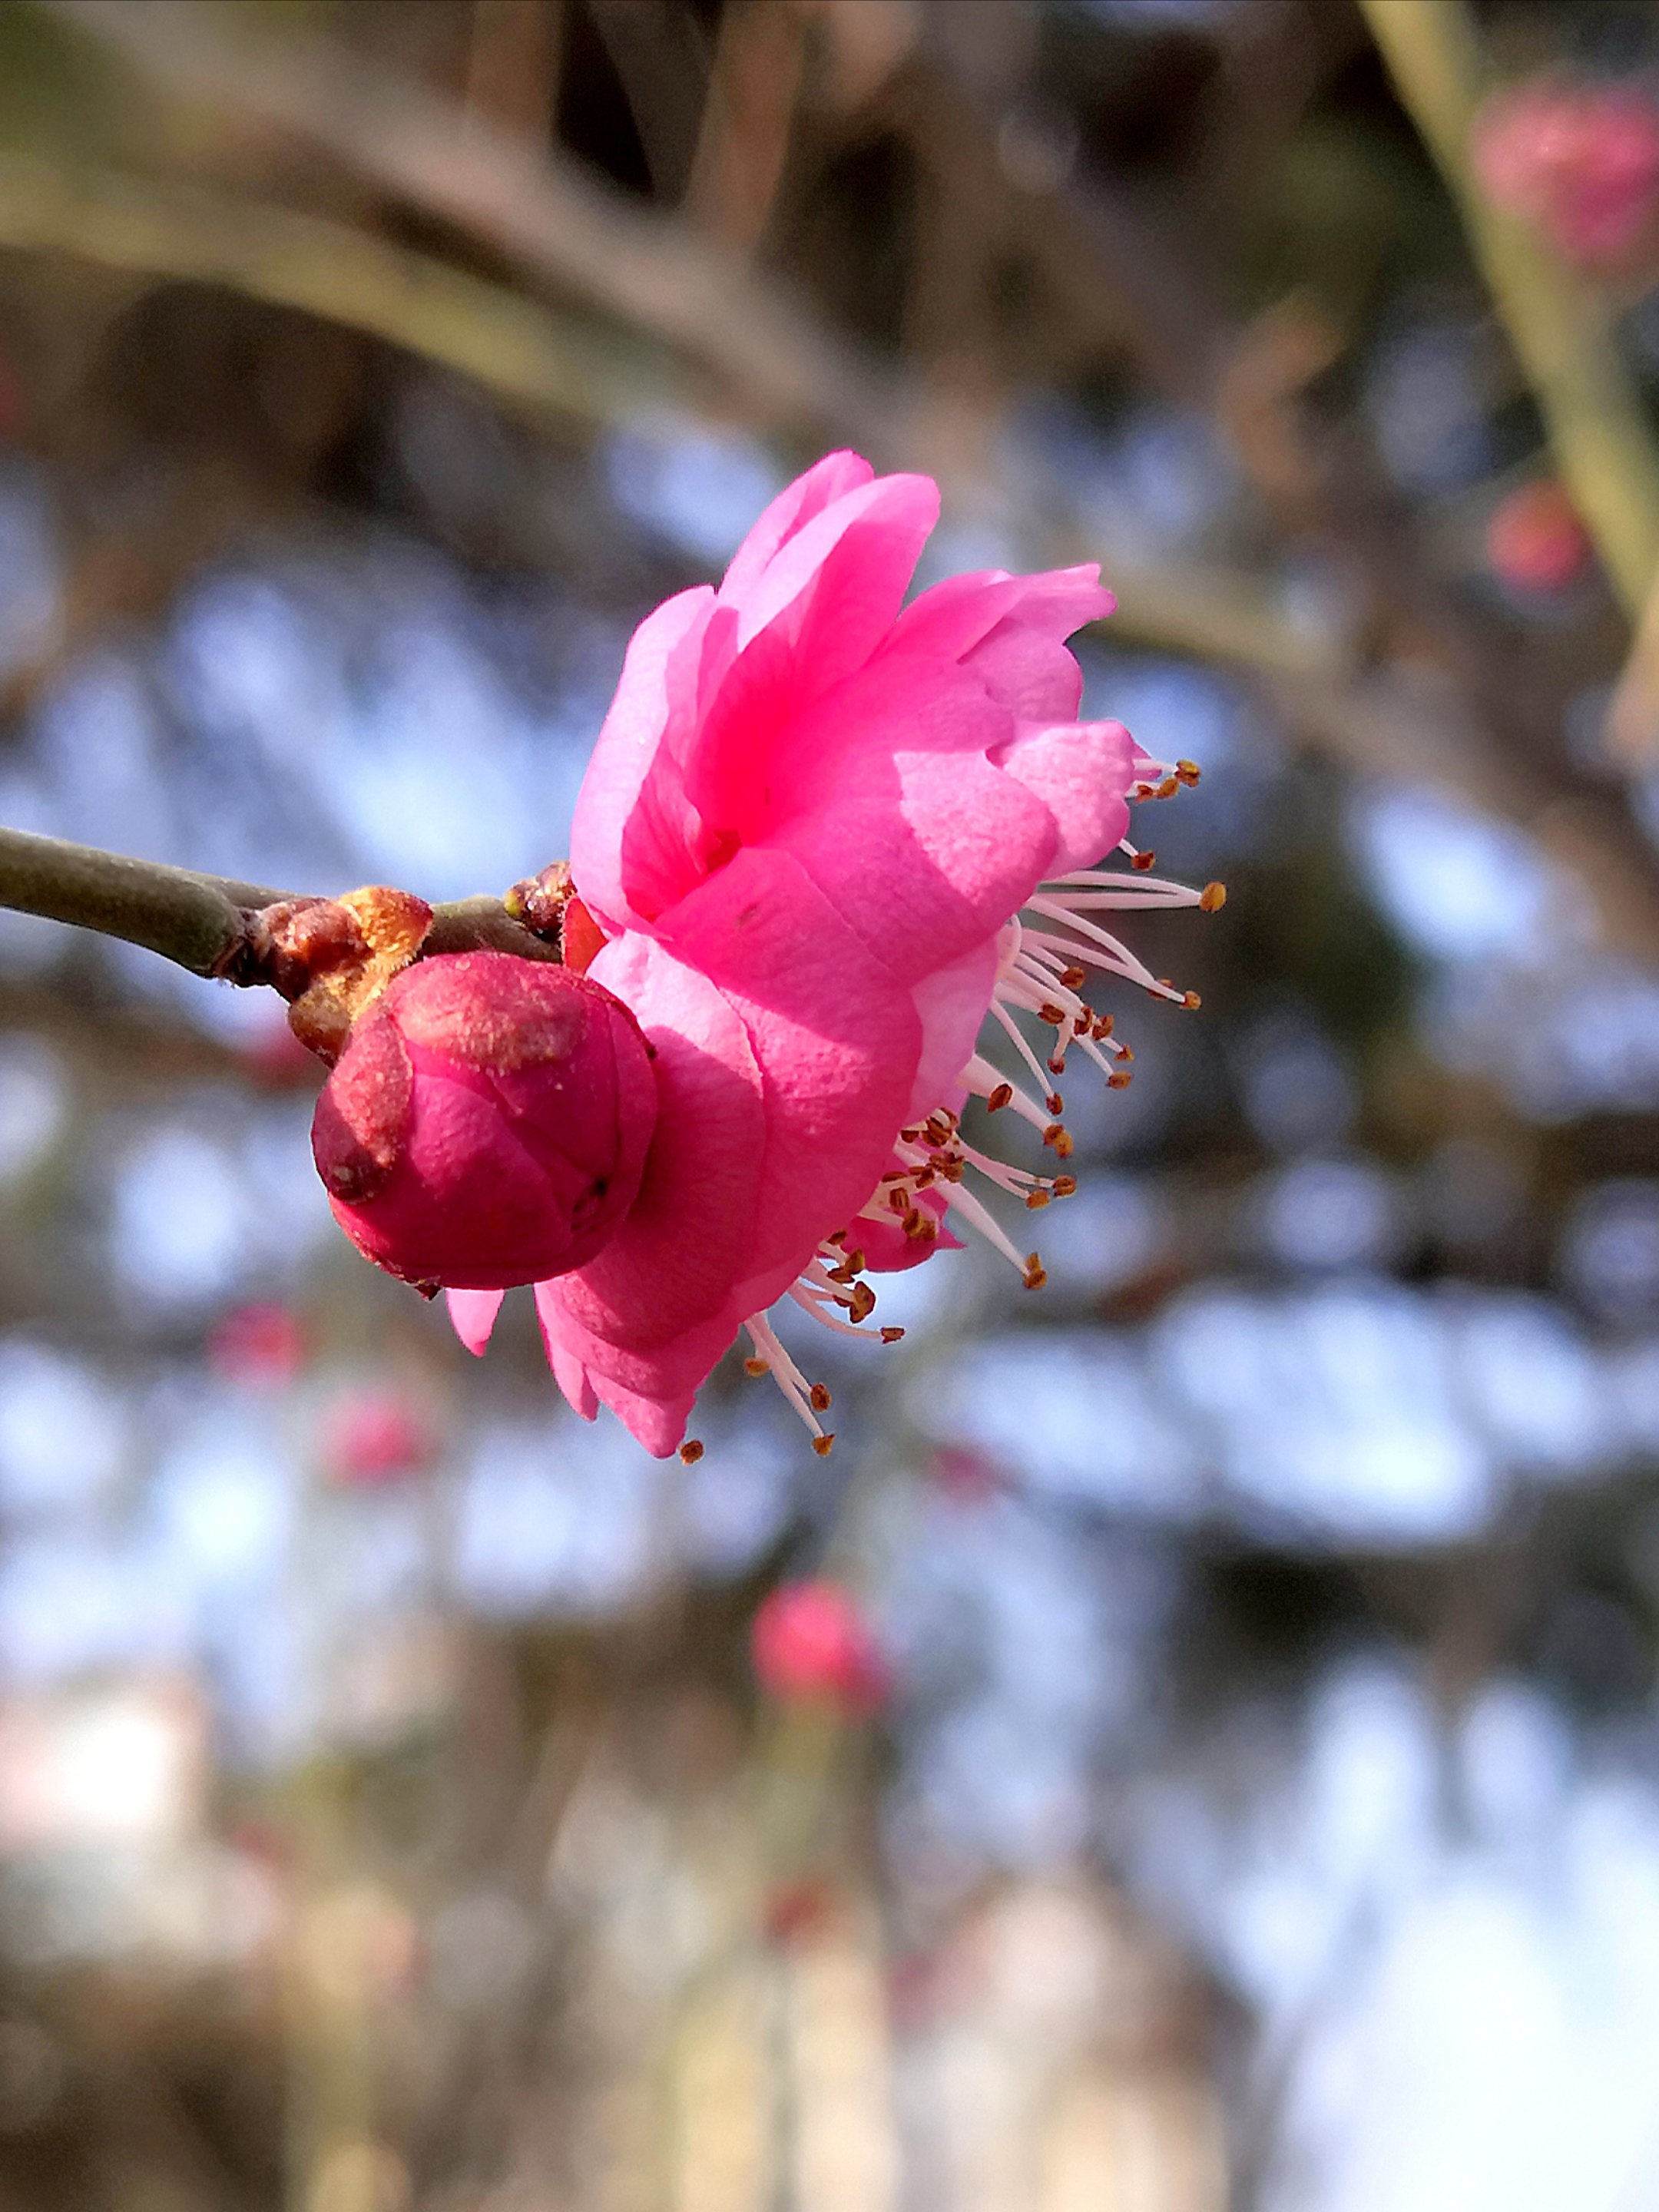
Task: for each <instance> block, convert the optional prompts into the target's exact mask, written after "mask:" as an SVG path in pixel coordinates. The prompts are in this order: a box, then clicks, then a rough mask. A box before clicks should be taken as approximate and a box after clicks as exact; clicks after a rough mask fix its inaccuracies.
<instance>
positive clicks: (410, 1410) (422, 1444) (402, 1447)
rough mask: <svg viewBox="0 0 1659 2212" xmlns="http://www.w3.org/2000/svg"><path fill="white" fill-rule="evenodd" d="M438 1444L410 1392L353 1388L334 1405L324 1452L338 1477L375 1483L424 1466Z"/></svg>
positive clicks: (357, 1484) (358, 1483)
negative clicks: (353, 1389) (435, 1444)
mask: <svg viewBox="0 0 1659 2212" xmlns="http://www.w3.org/2000/svg"><path fill="white" fill-rule="evenodd" d="M434 1443H435V1437H434V1434H433V1427H432V1422H431V1419H430V1417H429V1416H428V1413H427V1412H426V1409H425V1408H424V1407H422V1406H421V1405H419V1404H418V1403H417V1402H416V1401H415V1400H413V1399H412V1398H411V1397H410V1395H409V1394H408V1392H407V1391H404V1390H399V1389H391V1388H388V1387H386V1386H381V1387H380V1388H375V1389H361V1390H355V1391H353V1392H351V1393H350V1394H349V1395H348V1396H347V1397H345V1398H343V1399H342V1400H341V1401H340V1402H339V1403H338V1404H337V1405H336V1406H335V1407H333V1408H332V1410H331V1413H330V1416H329V1419H328V1421H327V1424H326V1427H325V1435H324V1455H325V1459H326V1462H327V1464H328V1468H329V1471H330V1473H331V1474H332V1475H333V1476H334V1478H335V1480H337V1481H338V1482H341V1483H344V1484H346V1485H348V1486H353V1487H373V1486H375V1485H378V1484H380V1483H383V1482H395V1481H396V1480H398V1477H399V1476H401V1475H405V1474H413V1473H414V1472H415V1470H416V1468H420V1467H422V1466H423V1465H424V1464H425V1463H426V1462H427V1461H428V1459H429V1458H430V1457H431V1455H432V1450H433V1446H434Z"/></svg>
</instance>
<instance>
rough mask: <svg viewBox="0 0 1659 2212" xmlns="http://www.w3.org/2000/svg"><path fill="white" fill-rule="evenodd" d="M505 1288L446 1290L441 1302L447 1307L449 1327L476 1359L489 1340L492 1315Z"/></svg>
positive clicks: (505, 1294)
mask: <svg viewBox="0 0 1659 2212" xmlns="http://www.w3.org/2000/svg"><path fill="white" fill-rule="evenodd" d="M506 1296H507V1292H506V1291H445V1292H444V1303H445V1304H446V1305H447V1307H448V1308H449V1320H450V1326H451V1327H452V1328H453V1330H454V1332H455V1334H456V1335H457V1336H459V1339H460V1340H461V1342H462V1343H463V1344H464V1345H465V1346H466V1348H467V1350H468V1351H469V1352H471V1354H472V1357H473V1358H475V1359H480V1358H483V1348H484V1346H485V1345H487V1344H488V1343H489V1332H490V1330H491V1329H492V1328H495V1316H496V1315H497V1314H498V1313H499V1312H500V1311H501V1300H502V1299H503V1298H504V1297H506Z"/></svg>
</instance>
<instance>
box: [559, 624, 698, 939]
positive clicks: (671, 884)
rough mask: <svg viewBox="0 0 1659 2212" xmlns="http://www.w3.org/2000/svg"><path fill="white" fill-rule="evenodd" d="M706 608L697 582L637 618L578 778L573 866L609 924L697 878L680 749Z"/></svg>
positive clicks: (640, 915)
mask: <svg viewBox="0 0 1659 2212" xmlns="http://www.w3.org/2000/svg"><path fill="white" fill-rule="evenodd" d="M713 613H714V592H712V591H711V590H710V589H709V588H708V586H707V585H706V584H704V585H700V586H698V587H697V589H696V590H695V591H690V592H680V593H679V594H678V597H677V598H674V599H668V600H666V601H665V602H664V604H663V605H661V606H659V608H658V609H657V610H656V611H655V612H654V613H653V614H650V615H647V617H646V619H645V620H644V621H643V622H642V623H641V624H640V626H639V628H638V629H636V630H635V633H634V635H633V639H632V641H631V642H630V643H629V648H628V653H627V658H626V659H624V660H623V672H622V676H621V678H620V679H619V681H618V683H617V696H616V697H615V698H614V699H613V700H612V701H611V710H610V712H609V713H608V714H606V716H605V724H604V726H603V728H602V729H601V730H600V732H599V740H598V742H597V744H595V745H594V748H593V757H592V759H591V760H590V761H589V763H588V764H587V773H586V775H585V776H584V777H583V778H582V787H581V790H580V793H579V794H578V796H577V799H576V812H575V818H574V822H573V823H572V825H571V831H570V864H571V872H572V874H573V875H574V878H575V879H576V882H577V884H579V886H580V890H581V895H582V899H583V902H584V903H585V904H586V905H587V906H589V907H591V908H592V910H593V912H594V913H595V914H597V915H599V917H600V918H601V920H602V921H605V923H606V924H607V925H608V927H609V928H610V930H611V933H613V934H614V933H615V932H616V931H617V930H619V929H622V928H623V927H629V926H632V927H640V926H641V924H644V923H648V922H649V921H650V920H652V919H653V918H654V916H655V915H656V914H658V913H659V912H660V911H661V910H662V908H663V906H664V904H665V903H666V902H669V901H670V900H671V899H672V898H673V897H675V896H678V895H679V891H680V890H689V889H690V885H691V884H692V883H694V882H695V881H696V876H697V872H698V871H697V870H696V866H695V865H694V864H693V862H692V861H691V860H690V844H691V843H692V842H694V841H695V829H696V824H695V820H693V821H690V822H688V817H687V812H686V805H685V798H684V785H683V781H682V778H681V771H680V768H679V759H680V755H681V753H682V751H683V750H684V746H685V744H686V743H687V742H688V741H689V732H690V727H691V726H692V724H693V722H694V720H695V717H696V675H697V668H698V665H699V662H700V659H701V655H702V641H703V634H704V632H705V630H706V629H708V623H709V618H710V617H711V616H712V615H713ZM636 899H637V902H638V903H637V905H636Z"/></svg>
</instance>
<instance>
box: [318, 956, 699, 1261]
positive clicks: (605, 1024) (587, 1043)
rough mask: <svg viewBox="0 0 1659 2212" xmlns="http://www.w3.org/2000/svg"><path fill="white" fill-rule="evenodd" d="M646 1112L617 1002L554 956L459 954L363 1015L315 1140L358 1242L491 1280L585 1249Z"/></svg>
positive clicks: (328, 1182)
mask: <svg viewBox="0 0 1659 2212" xmlns="http://www.w3.org/2000/svg"><path fill="white" fill-rule="evenodd" d="M656 1114H657V1089H656V1084H655V1080H654V1079H653V1074H652V1070H651V1063H650V1060H649V1059H648V1057H647V1051H646V1046H645V1041H644V1039H643V1038H642V1037H641V1035H640V1031H639V1028H638V1025H637V1024H636V1023H635V1020H634V1018H633V1016H632V1015H631V1014H630V1013H629V1011H628V1009H627V1008H626V1007H625V1006H623V1005H622V1003H621V1002H620V1000H617V999H615V998H613V997H612V996H611V994H610V993H609V992H608V991H606V990H605V989H603V988H602V987H600V986H599V984H597V983H594V982H591V981H588V980H587V979H586V977H585V976H580V975H572V974H571V973H570V971H569V970H568V969H565V968H562V967H557V966H555V965H553V964H551V963H542V962H537V961H527V960H520V959H518V958H515V957H513V955H512V954H510V953H505V952H491V951H480V952H463V953H455V954H450V955H447V956H442V957H438V958H436V959H431V960H422V961H420V962H418V963H416V964H415V965H414V966H412V967H410V968H406V969H404V970H403V972H402V973H401V974H399V975H396V976H395V977H394V978H393V979H392V981H391V982H390V983H389V984H388V985H387V986H386V988H385V989H384V990H383V991H382V993H381V994H380V997H379V998H378V999H377V1000H376V1001H375V1002H374V1005H373V1006H372V1007H371V1008H370V1010H369V1012H368V1013H367V1014H366V1015H364V1016H363V1018H362V1019H361V1020H359V1021H358V1022H357V1024H356V1027H355V1028H354V1029H353V1030H351V1033H350V1036H349V1042H347V1043H346V1045H345V1048H344V1050H343V1052H342V1054H340V1057H339V1060H338V1063H337V1066H336V1067H335V1069H334V1072H333V1073H332V1074H331V1076H330V1078H329V1079H328V1083H327V1085H325V1089H324V1091H323V1094H322V1097H320V1098H319V1101H318V1104H317V1112H316V1117H315V1120H314V1121H313V1125H312V1151H313V1155H314V1157H315V1158H316V1162H317V1170H318V1172H319V1175H320V1176H322V1179H323V1182H324V1185H325V1188H326V1189H327V1191H328V1194H329V1202H330V1204H331V1206H332V1207H333V1209H334V1214H335V1218H336V1219H337V1221H338V1222H339V1224H340V1225H341V1227H342V1228H343V1230H344V1231H345V1232H346V1234H347V1236H348V1237H350V1238H351V1240H352V1242H353V1243H355V1244H356V1247H357V1249H359V1251H361V1252H362V1254H363V1255H364V1256H365V1257H366V1258H368V1259H369V1260H372V1261H374V1264H375V1265H376V1266H377V1267H384V1268H385V1269H386V1271H387V1273H390V1274H393V1275H397V1276H399V1277H401V1278H402V1279H404V1281H406V1282H413V1283H424V1282H428V1281H431V1282H440V1283H442V1284H444V1285H447V1287H449V1288H451V1289H456V1290H475V1291H493V1290H501V1289H504V1288H507V1286H509V1285H513V1284H515V1283H527V1282H532V1281H538V1280H543V1279H547V1278H549V1277H551V1276H556V1275H561V1274H563V1273H567V1272H568V1270H570V1269H571V1268H574V1267H581V1266H583V1265H585V1264H586V1261H590V1260H592V1258H593V1257H594V1256H595V1255H596V1254H597V1253H598V1252H599V1250H600V1249H601V1248H602V1247H603V1246H604V1245H605V1243H606V1242H607V1241H608V1240H609V1238H610V1237H611V1232H612V1231H613V1230H614V1229H615V1228H616V1227H617V1225H618V1224H619V1223H620V1222H621V1221H622V1220H623V1218H624V1217H625V1216H626V1214H627V1212H628V1211H629V1207H630V1206H632V1204H633V1202H634V1199H635V1194H636V1193H637V1191H638V1189H639V1186H640V1178H641V1173H642V1171H643V1169H644V1164H645V1158H646V1153H647V1149H648V1147H649V1146H650V1142H651V1137H652V1132H653V1127H654V1126H655V1121H656Z"/></svg>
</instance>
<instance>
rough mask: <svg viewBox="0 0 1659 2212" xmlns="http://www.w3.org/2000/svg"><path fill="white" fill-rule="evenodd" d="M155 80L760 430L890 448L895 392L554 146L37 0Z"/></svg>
mask: <svg viewBox="0 0 1659 2212" xmlns="http://www.w3.org/2000/svg"><path fill="white" fill-rule="evenodd" d="M51 4H52V11H53V13H54V14H56V15H58V16H59V17H60V18H61V19H62V20H64V21H66V22H70V23H74V24H76V25H78V26H79V27H81V28H82V29H83V30H85V31H87V32H88V33H91V34H92V35H93V36H94V37H95V38H97V39H99V40H101V41H103V42H104V43H106V45H109V46H113V47H116V48H118V50H119V51H120V52H122V53H123V54H125V57H126V58H127V59H128V60H129V61H130V62H131V63H132V64H135V65H136V66H137V68H138V69H139V70H141V71H142V72H143V74H144V75H145V76H147V77H148V78H149V80H150V81H151V82H153V83H157V84H159V85H161V87H162V88H163V89H164V90H167V91H169V92H171V93H173V94H175V95H184V96H185V97H187V98H190V97H193V98H197V99H204V100H208V101H210V102H211V103H213V104H214V105H216V106H221V107H222V108H223V109H225V110H226V111H227V112H230V113H233V114H240V115H243V116H246V117H257V118H259V119H260V120H261V121H263V122H264V124H266V125H275V126H276V127H277V128H279V129H280V130H283V131H286V132H289V134H291V135H292V136H293V137H296V138H298V139H300V140H301V141H303V142H304V143H308V144H310V145H313V146H317V147H321V148H323V149H325V150H326V151H327V153H328V154H329V155H331V156H332V157H333V158H334V159H335V160H336V161H340V162H342V163H343V164H344V165H345V166H346V167H348V168H349V170H350V171H351V172H352V173H355V174H356V175H357V176H360V177H368V178H371V179H374V182H375V183H376V184H378V185H380V186H381V187H382V188H383V189H385V190H388V191H392V192H395V193H396V194H398V196H399V197H403V198H405V199H407V200H408V201H409V202H410V204H413V205H415V206H417V207H422V208H425V209H427V210H430V211H431V212H432V213H434V214H435V215H439V216H442V217H444V218H445V219H446V220H447V221H449V222H454V223H458V224H459V225H460V226H461V227H462V228H464V229H465V230H467V231H468V232H470V233H471V234H472V235H473V236H475V237H477V238H480V239H483V240H487V241H488V242H489V244H490V245H491V246H493V247H494V248H495V250H496V251H497V252H503V253H507V254H508V255H510V256H511V257H512V258H513V259H514V260H515V261H516V262H517V263H518V264H520V267H521V268H523V269H525V270H528V271H530V272H532V273H533V274H534V275H535V276H538V277H540V278H542V279H544V280H550V281H551V282H552V283H555V284H556V285H558V286H560V287H561V288H566V289H571V288H574V289H575V290H576V291H577V292H579V293H580V294H582V295H586V297H587V298H589V299H591V300H592V301H596V302H597V303H598V304H599V305H600V306H601V307H604V308H605V309H606V310H607V312H609V313H611V314H615V315H618V316H620V317H622V318H623V319H624V320H625V321H626V322H628V323H629V324H630V325H633V326H635V328H638V329H640V330H643V331H651V332H652V333H653V335H654V336H655V337H658V338H659V339H660V340H662V341H663V342H665V343H667V344H669V345H671V346H674V347H676V348H678V349H680V350H681V351H683V352H684V353H685V354H686V355H688V356H690V358H691V359H692V360H693V361H696V362H702V363H703V364H705V365H706V366H707V367H708V368H713V369H714V370H715V371H716V372H717V373H718V374H720V377H721V378H722V380H724V382H725V383H726V385H727V386H728V387H729V388H730V390H731V391H732V392H733V393H734V394H735V395H737V396H738V398H741V399H742V401H743V403H744V405H745V407H746V408H747V409H748V410H749V411H750V414H751V416H754V417H755V418H756V419H757V420H759V421H760V422H763V423H775V422H787V423H788V424H790V425H791V426H792V427H799V426H803V425H805V426H811V428H815V429H818V430H822V429H823V428H829V427H831V426H833V427H835V428H836V430H837V432H838V434H839V435H851V436H852V437H854V439H855V440H857V441H859V443H860V445H861V447H863V448H864V449H865V450H866V451H869V452H872V453H879V454H884V455H886V456H888V457H890V458H892V457H896V456H897V455H898V454H899V453H902V449H903V445H904V437H903V410H902V408H901V407H898V406H897V405H896V401H897V398H898V392H897V388H896V386H894V385H893V384H892V382H891V381H890V380H889V379H887V378H885V377H884V376H882V375H880V374H878V373H876V372H875V371H873V370H872V368H871V367H870V366H869V364H868V363H866V362H864V361H863V360H861V359H860V357H859V356H858V355H857V354H856V353H855V352H854V349H853V348H852V347H850V346H849V345H848V343H846V341H845V340H844V339H843V338H842V337H840V336H839V335H838V334H837V333H836V332H833V331H828V330H825V329H824V328H823V327H822V326H821V325H819V324H818V323H817V321H816V319H814V318H813V317H812V316H811V314H810V313H807V312H806V311H805V310H804V309H803V308H800V307H798V306H797V305H796V304H795V302H794V301H792V300H790V299H788V298H787V297H785V296H784V295H781V293H780V292H779V290H778V289H777V288H776V287H775V286H774V285H772V284H769V283H765V282H763V281H760V280H758V279H757V278H756V277H754V276H752V275H751V274H750V271H749V270H748V269H747V268H745V267H744V264H743V262H742V260H741V259H740V258H738V256H735V255H733V254H732V253H730V252H723V251H721V250H720V249H719V248H717V247H716V246H714V245H712V244H710V243H708V242H705V241H703V240H699V239H698V238H696V236H695V235H694V234H693V233H692V232H691V231H690V228H689V227H688V226H687V225H686V224H684V222H680V221H678V219H676V218H674V217H672V216H654V215H645V214H641V213H640V212H638V211H637V210H634V209H631V208H628V207H625V206H622V205H619V204H617V198H616V197H615V196H614V195H613V194H611V193H609V192H607V191H605V188H604V187H603V186H602V185H599V184H598V183H597V182H595V181H594V180H593V179H592V178H590V177H589V176H588V175H586V173H584V172H583V171H582V169H581V168H580V166H579V165H578V164H577V163H576V162H574V161H571V160H569V159H568V158H567V157H565V156H563V155H559V154H557V153H556V152H555V151H553V150H552V149H548V150H547V151H545V152H543V151H541V150H539V149H534V148H532V147H530V146H528V145H526V143H524V142H523V140H522V139H520V138H517V137H513V136H511V135H508V134H507V133H504V132H499V131H492V130H491V129H490V128H489V125H487V124H486V123H485V121H484V120H483V118H482V117H470V116H466V115H465V113H464V112H463V111H461V110H460V109H459V108H452V107H451V106H447V105H446V104H445V103H444V102H443V101H442V100H440V99H438V98H436V97H435V96H434V95H433V94H429V93H428V92H427V91H425V90H424V89H423V88H422V87H421V86H419V85H417V84H415V83H412V82H409V81H407V80H405V79H402V78H399V77H398V76H394V75H392V73H390V72H388V71H386V70H374V69H370V68H368V66H366V65H365V64H363V63H362V61H361V60H360V58H358V57H357V56H356V55H354V54H352V53H350V52H347V51H346V50H344V49H343V48H341V47H337V46H328V45H325V44H324V43H323V42H321V41H313V40H309V39H307V38H298V39H295V38H289V39H282V38H278V37H274V36H273V35H271V34H270V32H269V31H267V32H265V33H264V35H263V36H261V35H259V34H258V32H257V31H256V32H254V33H251V34H250V33H248V32H247V31H246V29H244V30H243V33H242V35H241V36H240V37H239V36H237V35H234V34H233V33H228V31H227V28H226V26H227V22H228V21H234V22H235V23H237V24H238V26H239V27H241V26H245V25H246V23H247V21H248V18H247V17H246V16H243V15H240V14H239V13H237V12H236V11H230V13H229V15H227V11H225V10H223V9H211V10H210V9H197V8H195V7H191V6H190V5H188V4H180V0H145V5H144V6H143V8H142V9H133V8H131V7H130V6H128V5H127V4H126V0H51Z"/></svg>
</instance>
